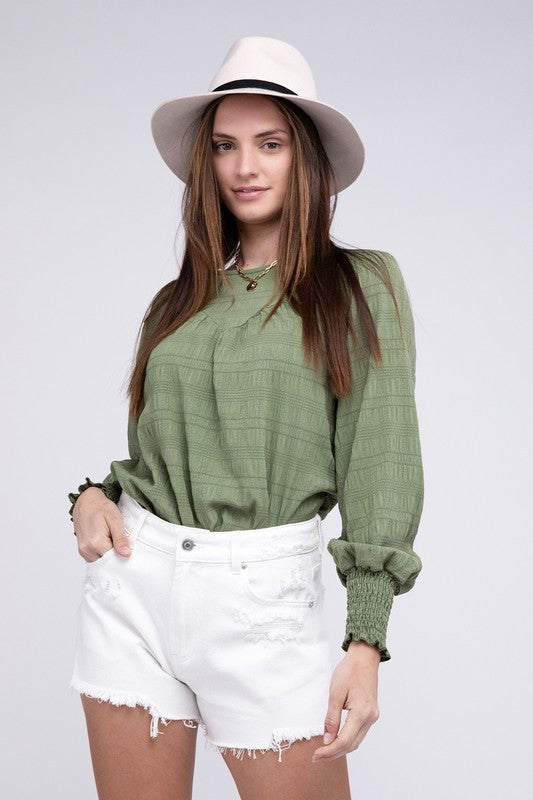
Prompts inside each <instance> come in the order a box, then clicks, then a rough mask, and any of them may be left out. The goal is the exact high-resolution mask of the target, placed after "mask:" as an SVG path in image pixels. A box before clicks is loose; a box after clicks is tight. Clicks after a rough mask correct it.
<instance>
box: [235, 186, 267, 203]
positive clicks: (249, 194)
mask: <svg viewBox="0 0 533 800" xmlns="http://www.w3.org/2000/svg"><path fill="white" fill-rule="evenodd" d="M266 191H268V190H267V189H252V190H249V189H248V190H245V189H242V190H240V191H239V190H238V189H234V190H233V194H234V195H235V197H236V198H237V199H238V200H255V199H256V198H258V197H261V196H262V195H263V194H264V193H265V192H266Z"/></svg>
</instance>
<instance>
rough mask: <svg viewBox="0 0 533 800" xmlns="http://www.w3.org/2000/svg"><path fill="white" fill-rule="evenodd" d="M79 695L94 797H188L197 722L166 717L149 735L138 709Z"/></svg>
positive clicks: (150, 799) (147, 723) (133, 799)
mask: <svg viewBox="0 0 533 800" xmlns="http://www.w3.org/2000/svg"><path fill="white" fill-rule="evenodd" d="M80 697H81V702H82V705H83V710H84V713H85V719H86V723H87V732H88V735H89V746H90V750H91V759H92V764H93V771H94V777H95V782H96V788H97V791H98V798H99V800H125V798H127V800H191V798H192V784H193V776H194V759H195V753H196V738H197V733H198V728H197V727H195V728H193V727H188V726H187V725H185V724H184V722H183V721H182V720H172V721H171V722H169V723H168V725H165V726H162V725H161V726H160V730H159V735H158V736H157V737H156V738H151V737H150V736H149V735H148V731H149V728H150V715H149V712H148V711H147V710H145V709H144V708H142V707H140V706H135V707H133V708H132V707H128V706H115V705H113V704H112V703H108V702H98V700H96V699H94V698H89V697H87V696H85V695H80ZM161 728H163V729H162V730H161Z"/></svg>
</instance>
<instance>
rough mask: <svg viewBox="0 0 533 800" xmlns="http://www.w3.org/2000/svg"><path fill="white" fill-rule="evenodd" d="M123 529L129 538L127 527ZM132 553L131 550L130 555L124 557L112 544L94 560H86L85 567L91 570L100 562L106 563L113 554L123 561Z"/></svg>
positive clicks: (99, 564)
mask: <svg viewBox="0 0 533 800" xmlns="http://www.w3.org/2000/svg"><path fill="white" fill-rule="evenodd" d="M125 530H126V533H127V535H128V537H129V538H130V539H131V533H130V531H129V530H128V529H125ZM132 555H133V552H132V554H131V555H129V556H126V557H125V556H118V553H117V551H116V550H115V547H114V546H113V547H110V548H109V550H106V551H105V553H103V554H102V555H101V556H100V558H97V559H96V560H95V561H87V562H86V565H87V569H89V570H91V571H92V570H94V569H95V568H97V567H99V566H101V565H102V564H104V563H107V562H108V561H111V560H112V559H113V558H114V557H115V556H118V557H119V558H122V560H123V561H124V560H126V558H131V556H132Z"/></svg>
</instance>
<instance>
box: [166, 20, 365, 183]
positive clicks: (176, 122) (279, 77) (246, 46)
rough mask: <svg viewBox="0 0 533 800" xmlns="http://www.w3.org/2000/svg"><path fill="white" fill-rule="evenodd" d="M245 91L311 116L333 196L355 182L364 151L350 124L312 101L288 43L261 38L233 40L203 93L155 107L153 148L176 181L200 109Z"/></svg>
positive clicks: (307, 76) (304, 69) (307, 78)
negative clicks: (325, 157) (326, 161)
mask: <svg viewBox="0 0 533 800" xmlns="http://www.w3.org/2000/svg"><path fill="white" fill-rule="evenodd" d="M244 93H246V94H248V93H249V94H266V95H269V96H271V97H283V98H285V99H286V100H290V101H291V103H294V104H295V105H297V106H299V107H300V108H302V109H303V110H304V111H305V112H306V113H307V114H308V115H309V116H310V117H311V119H312V120H313V122H314V123H315V125H316V127H317V130H318V133H319V135H320V139H321V141H322V144H323V146H324V149H325V151H326V153H327V154H328V157H329V160H330V161H331V165H332V167H333V170H334V173H335V179H336V185H335V186H334V187H332V189H331V193H332V194H333V193H334V191H335V190H336V191H337V192H341V191H342V190H343V189H346V187H347V186H350V184H351V183H353V182H354V181H355V179H356V178H357V177H358V175H359V173H360V172H361V170H362V168H363V163H364V158H365V151H364V147H363V143H362V141H361V139H360V138H359V134H358V133H357V131H356V129H355V127H354V125H353V124H352V123H351V122H350V120H349V119H348V118H347V117H346V116H345V115H344V114H342V113H341V112H340V111H338V110H337V109H336V108H333V106H330V105H328V104H327V103H322V102H320V101H319V100H317V98H316V88H315V81H314V79H313V74H312V72H311V69H310V67H309V64H308V63H307V61H306V60H305V58H304V57H303V56H302V54H301V53H300V52H299V51H298V50H297V49H296V48H295V47H293V46H292V45H290V44H287V42H282V41H280V40H279V39H270V38H268V37H265V36H245V37H244V38H242V39H238V40H237V41H236V42H235V43H234V44H233V45H232V46H231V48H230V49H229V51H228V53H227V55H226V57H225V59H224V61H223V63H222V66H221V67H220V69H219V70H218V72H217V74H216V75H215V77H214V78H213V80H212V81H211V85H210V87H209V89H208V91H207V92H206V93H204V94H195V95H189V96H186V97H178V98H176V99H174V100H168V101H166V102H164V103H161V105H159V106H158V107H157V108H156V110H155V111H154V113H153V115H152V122H151V127H152V135H153V137H154V140H155V143H156V146H157V149H158V150H159V152H160V154H161V156H162V158H163V160H164V161H165V163H166V164H167V166H169V167H170V169H171V170H172V172H174V173H175V174H176V175H177V176H178V178H180V180H182V181H186V180H187V176H188V171H189V156H190V151H191V146H192V143H193V141H194V137H195V134H196V125H195V123H196V122H197V120H198V119H199V117H200V115H201V113H202V111H203V110H204V109H205V107H206V106H207V105H209V103H211V102H212V101H213V100H214V99H215V98H216V97H219V96H221V95H229V94H244Z"/></svg>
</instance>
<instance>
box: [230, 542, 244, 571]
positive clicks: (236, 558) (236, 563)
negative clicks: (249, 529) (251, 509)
mask: <svg viewBox="0 0 533 800" xmlns="http://www.w3.org/2000/svg"><path fill="white" fill-rule="evenodd" d="M230 535H231V539H230V549H231V572H232V574H234V575H235V574H237V573H239V572H240V571H241V569H242V567H241V546H240V545H241V543H240V540H239V533H238V531H232V533H231V534H230Z"/></svg>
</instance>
